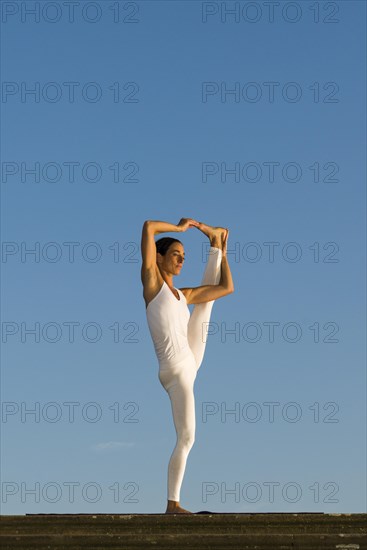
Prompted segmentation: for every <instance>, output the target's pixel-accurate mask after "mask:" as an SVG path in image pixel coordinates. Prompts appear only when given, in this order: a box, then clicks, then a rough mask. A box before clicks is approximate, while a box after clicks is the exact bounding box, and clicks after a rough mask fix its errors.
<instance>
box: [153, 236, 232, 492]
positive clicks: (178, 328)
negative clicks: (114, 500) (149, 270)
mask: <svg viewBox="0 0 367 550" xmlns="http://www.w3.org/2000/svg"><path fill="white" fill-rule="evenodd" d="M221 261H222V250H221V249H220V248H215V247H213V246H211V247H210V250H209V256H208V261H207V264H206V267H205V272H204V276H203V279H202V282H201V285H217V284H219V281H220V275H221ZM176 290H177V291H178V293H179V297H180V299H179V300H178V299H177V298H176V297H175V296H174V295H173V293H172V291H171V290H170V288H169V286H168V285H167V284H166V282H163V285H162V287H161V289H160V290H159V292H158V294H157V295H156V296H155V297H154V298H153V300H151V302H149V304H148V307H147V308H146V315H147V321H148V326H149V330H150V334H151V337H152V340H153V344H154V349H155V352H156V355H157V358H158V363H159V375H158V376H159V380H160V382H161V384H162V386H163V387H164V389H165V390H166V391H167V393H168V395H169V398H170V400H171V406H172V414H173V421H174V425H175V429H176V434H177V442H176V446H175V448H174V450H173V452H172V455H171V458H170V461H169V464H168V484H167V485H168V490H167V498H168V500H174V501H176V502H179V500H180V489H181V485H182V480H183V477H184V473H185V467H186V461H187V457H188V454H189V452H190V450H191V447H192V446H193V444H194V440H195V399H194V382H195V378H196V374H197V371H198V369H199V368H200V365H201V363H202V360H203V357H204V352H205V345H206V328H207V324H206V323H209V321H210V315H211V311H212V307H213V304H214V300H212V301H211V302H205V303H202V304H195V305H194V308H193V311H192V313H191V315H190V310H189V308H188V306H187V302H186V298H185V296H184V294H183V293H182V292H181V290H179V289H176Z"/></svg>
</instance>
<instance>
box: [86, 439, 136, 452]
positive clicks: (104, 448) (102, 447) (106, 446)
mask: <svg viewBox="0 0 367 550" xmlns="http://www.w3.org/2000/svg"><path fill="white" fill-rule="evenodd" d="M134 445H135V443H132V442H128V441H107V442H106V443H97V444H96V445H92V447H91V449H92V451H96V452H109V451H119V450H121V449H130V448H131V447H133V446H134Z"/></svg>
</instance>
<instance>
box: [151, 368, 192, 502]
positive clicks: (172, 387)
mask: <svg viewBox="0 0 367 550" xmlns="http://www.w3.org/2000/svg"><path fill="white" fill-rule="evenodd" d="M195 378H196V365H195V361H194V358H192V359H188V361H187V362H186V363H185V364H184V365H182V369H181V371H180V372H179V374H176V375H175V376H174V377H172V375H171V374H170V373H164V372H161V373H160V380H161V383H162V385H163V386H164V387H165V389H166V391H167V393H168V395H169V398H170V400H171V407H172V414H173V421H174V425H175V429H176V434H177V441H176V446H175V448H174V450H173V452H172V455H171V458H170V460H169V464H168V479H167V499H168V500H169V501H175V502H179V501H180V490H181V485H182V481H183V477H184V473H185V468H186V462H187V457H188V454H189V452H190V450H191V448H192V446H193V444H194V441H195V427H196V424H195V399H194V382H195Z"/></svg>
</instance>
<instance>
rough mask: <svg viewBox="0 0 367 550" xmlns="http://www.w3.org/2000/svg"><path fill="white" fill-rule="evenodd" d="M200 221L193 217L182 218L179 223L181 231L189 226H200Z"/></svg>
mask: <svg viewBox="0 0 367 550" xmlns="http://www.w3.org/2000/svg"><path fill="white" fill-rule="evenodd" d="M198 226H199V222H197V221H196V220H193V219H192V218H181V219H180V221H179V222H178V224H177V227H178V228H179V231H187V230H188V229H189V227H198Z"/></svg>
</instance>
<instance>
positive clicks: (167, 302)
mask: <svg viewBox="0 0 367 550" xmlns="http://www.w3.org/2000/svg"><path fill="white" fill-rule="evenodd" d="M173 288H175V287H173ZM175 290H177V291H178V294H179V296H180V299H179V300H178V299H177V298H176V297H175V296H174V295H173V293H172V291H171V290H170V288H169V286H168V285H167V283H166V282H165V281H164V282H163V285H162V287H161V289H160V291H159V292H158V294H157V295H156V296H155V297H154V298H153V300H151V301H150V302H149V304H148V307H147V308H146V316H147V321H148V326H149V331H150V334H151V337H152V340H153V344H154V349H155V353H156V356H157V358H158V362H159V366H160V367H161V368H169V367H170V366H173V365H175V364H176V363H179V362H180V361H182V360H183V359H185V358H186V357H187V356H188V355H191V354H192V352H191V348H190V346H189V343H188V340H187V325H188V322H189V319H190V310H189V308H188V306H187V301H186V298H185V295H184V294H183V293H182V292H181V290H179V289H178V288H177V289H175Z"/></svg>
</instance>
